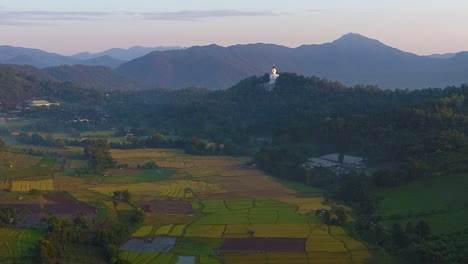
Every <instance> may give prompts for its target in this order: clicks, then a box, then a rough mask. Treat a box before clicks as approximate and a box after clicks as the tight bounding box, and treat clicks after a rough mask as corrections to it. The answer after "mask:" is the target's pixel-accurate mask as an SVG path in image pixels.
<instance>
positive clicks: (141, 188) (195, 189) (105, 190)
mask: <svg viewBox="0 0 468 264" xmlns="http://www.w3.org/2000/svg"><path fill="white" fill-rule="evenodd" d="M90 190H92V191H95V192H99V193H102V194H105V195H112V193H113V192H114V191H119V190H128V191H129V192H131V193H132V194H134V195H136V196H146V197H155V198H157V197H172V198H187V199H191V198H193V197H194V195H197V194H199V193H223V192H225V190H224V189H223V188H222V187H221V186H220V185H218V184H210V183H206V182H203V181H194V180H168V181H161V182H157V183H152V182H150V183H148V182H147V183H135V184H99V185H97V186H96V187H92V188H90Z"/></svg>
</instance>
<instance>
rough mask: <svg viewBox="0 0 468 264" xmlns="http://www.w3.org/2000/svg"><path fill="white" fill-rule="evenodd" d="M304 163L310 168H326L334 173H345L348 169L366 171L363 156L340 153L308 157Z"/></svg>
mask: <svg viewBox="0 0 468 264" xmlns="http://www.w3.org/2000/svg"><path fill="white" fill-rule="evenodd" d="M340 156H341V157H340ZM305 165H306V166H308V167H310V168H328V169H330V170H332V171H333V172H335V173H346V172H350V171H357V172H367V165H366V163H365V161H364V158H361V157H355V156H350V155H343V154H340V153H331V154H327V155H324V156H320V157H316V158H309V159H308V160H307V163H306V164H305Z"/></svg>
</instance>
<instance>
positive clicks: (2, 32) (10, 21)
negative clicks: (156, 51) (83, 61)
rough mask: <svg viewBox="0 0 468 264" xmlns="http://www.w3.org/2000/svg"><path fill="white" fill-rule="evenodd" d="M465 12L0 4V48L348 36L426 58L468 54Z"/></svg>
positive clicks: (380, 1) (77, 48) (154, 3)
mask: <svg viewBox="0 0 468 264" xmlns="http://www.w3.org/2000/svg"><path fill="white" fill-rule="evenodd" d="M466 14H468V0H327V1H324V0H269V1H266V0H234V1H226V0H164V1H161V0H133V1H131V0H92V1H90V0H17V1H12V0H0V36H1V39H0V45H13V46H22V47H31V48H39V49H43V50H47V51H51V52H56V53H61V54H66V55H71V54H74V53H77V52H82V51H90V52H97V51H102V50H105V49H108V48H114V47H118V48H129V47H132V46H135V45H140V46H193V45H207V44H213V43H215V44H218V45H222V46H228V45H233V44H246V43H259V42H262V43H274V44H280V45H285V46H289V47H297V46H299V45H302V44H320V43H325V42H330V41H333V40H335V39H337V38H339V37H340V36H341V35H344V34H346V33H349V32H355V33H359V34H362V35H365V36H368V37H371V38H375V39H379V40H380V41H382V42H384V43H386V44H388V45H390V46H393V47H396V48H399V49H402V50H404V51H408V52H413V53H416V54H421V55H428V54H434V53H448V52H457V51H462V50H468V18H467V15H466Z"/></svg>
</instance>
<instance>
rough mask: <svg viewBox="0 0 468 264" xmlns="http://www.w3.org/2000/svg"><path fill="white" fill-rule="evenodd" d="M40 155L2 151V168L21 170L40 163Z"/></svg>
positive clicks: (0, 166)
mask: <svg viewBox="0 0 468 264" xmlns="http://www.w3.org/2000/svg"><path fill="white" fill-rule="evenodd" d="M40 160H41V158H40V157H37V156H31V155H26V154H22V153H15V152H6V151H4V152H0V169H1V170H3V169H11V170H12V171H14V170H19V169H25V168H29V167H32V166H34V165H36V164H37V163H39V161H40Z"/></svg>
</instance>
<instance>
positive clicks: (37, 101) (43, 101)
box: [29, 100, 50, 104]
mask: <svg viewBox="0 0 468 264" xmlns="http://www.w3.org/2000/svg"><path fill="white" fill-rule="evenodd" d="M29 103H30V104H50V102H49V101H47V100H31V101H29Z"/></svg>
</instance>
